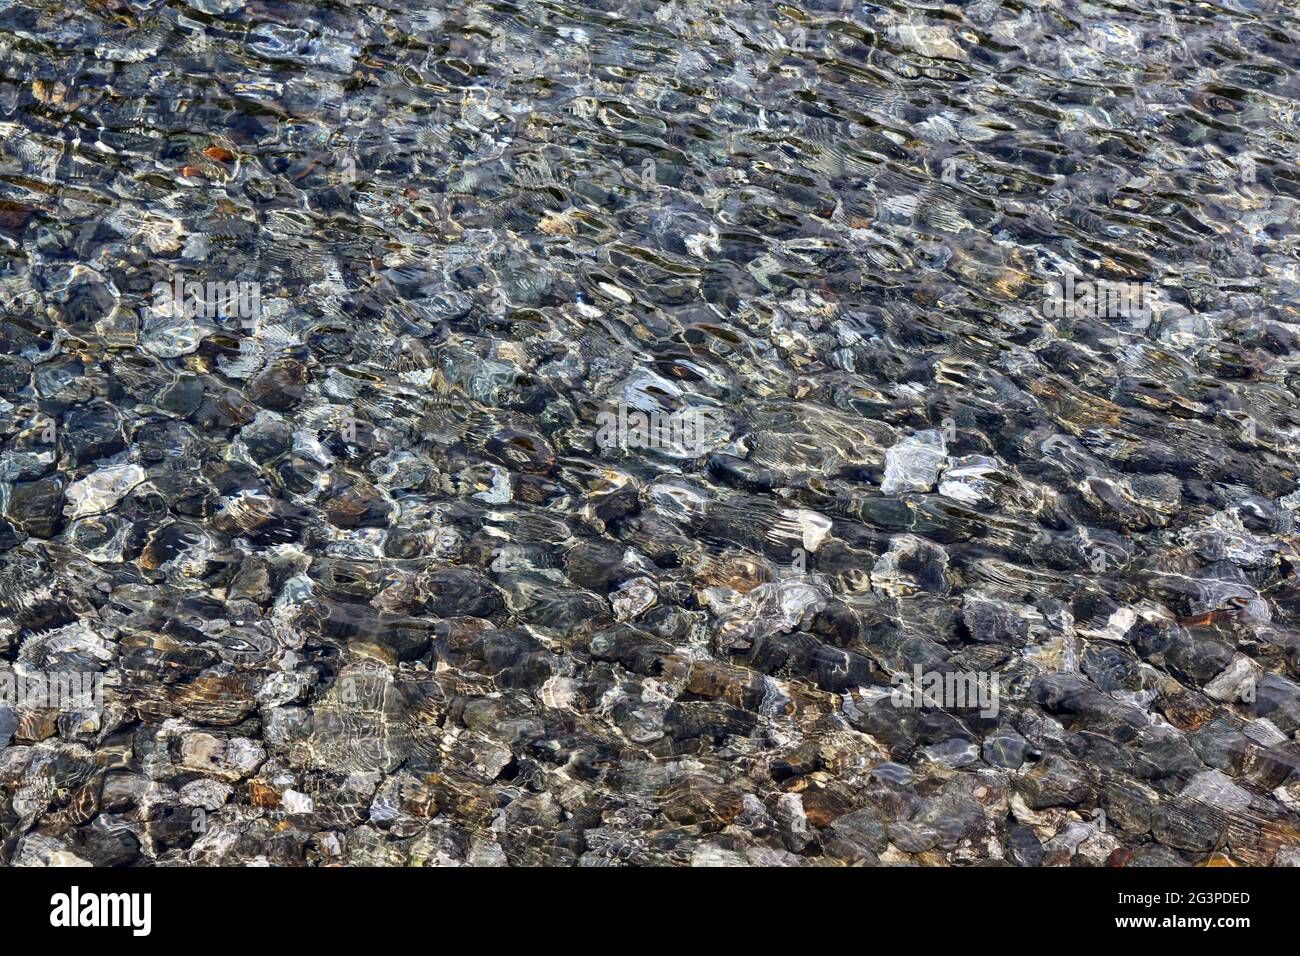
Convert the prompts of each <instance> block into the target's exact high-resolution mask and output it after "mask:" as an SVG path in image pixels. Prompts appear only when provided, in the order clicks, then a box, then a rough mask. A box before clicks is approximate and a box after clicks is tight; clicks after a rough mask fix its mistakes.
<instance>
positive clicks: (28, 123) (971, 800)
mask: <svg viewBox="0 0 1300 956" xmlns="http://www.w3.org/2000/svg"><path fill="white" fill-rule="evenodd" d="M597 7H599V8H600V9H597ZM1294 14H1295V11H1294V9H1293V8H1292V7H1290V6H1288V5H1287V4H1286V3H1282V4H1266V5H1259V4H1246V5H1241V4H1238V5H1236V6H1230V7H1219V8H1215V10H1214V11H1213V15H1209V14H1207V13H1205V12H1204V11H1200V12H1195V13H1193V12H1189V10H1188V9H1184V8H1181V7H1177V6H1175V7H1169V6H1167V5H1166V4H1164V3H1161V2H1147V0H1143V2H1140V3H1136V4H1130V5H1126V6H1124V7H1099V6H1086V5H1085V6H1074V5H1070V4H1065V5H1061V4H1056V3H1052V4H1047V5H1041V6H1037V7H1023V6H1018V5H1008V4H999V3H997V2H985V0H981V2H979V3H972V4H965V5H956V6H954V5H947V6H945V7H944V8H943V9H942V10H940V9H938V8H925V7H920V6H916V5H913V4H901V5H897V6H894V7H890V6H871V5H862V4H850V3H841V2H839V0H825V2H811V3H805V4H802V5H800V4H795V5H791V4H768V3H758V4H755V3H751V2H739V0H737V2H732V0H674V2H671V3H654V4H638V3H631V4H621V5H609V4H596V5H586V6H578V7H566V6H556V5H548V4H538V3H521V4H505V5H501V4H487V3H481V2H469V3H461V4H449V3H437V2H435V3H433V4H432V5H430V4H427V3H425V4H416V3H412V2H408V0H396V2H390V3H388V4H385V5H373V4H356V3H352V2H344V3H341V4H333V5H324V6H322V5H319V4H305V3H298V2H293V0H287V2H281V0H267V2H261V0H259V2H249V3H245V2H242V0H189V2H183V3H172V4H158V3H154V2H146V0H120V2H116V3H108V4H81V5H65V4H53V3H49V2H46V0H13V2H6V3H0V343H2V344H3V348H0V835H2V836H3V837H4V839H3V840H0V860H2V861H3V862H4V863H6V864H8V865H13V866H51V865H87V864H88V865H99V866H110V865H111V866H116V865H176V864H202V865H242V864H257V865H277V866H280V865H283V866H297V865H336V864H348V865H407V864H415V865H473V866H498V865H565V866H606V865H680V866H688V865H690V866H744V865H761V866H800V865H818V864H825V863H831V864H867V865H876V864H885V865H907V864H920V865H977V864H986V863H998V862H1006V863H1009V864H1012V865H1016V866H1049V865H1050V866H1075V865H1078V866H1098V865H1115V866H1125V865H1133V866H1136V865H1196V864H1203V863H1209V862H1215V863H1221V862H1224V861H1227V862H1231V863H1235V864H1248V865H1272V864H1276V865H1296V864H1297V860H1298V859H1300V856H1298V850H1297V847H1300V770H1298V769H1297V767H1298V766H1300V764H1298V763H1297V760H1298V758H1300V736H1298V734H1300V641H1298V640H1297V638H1296V636H1295V635H1296V634H1297V633H1298V632H1300V589H1298V588H1297V579H1296V572H1297V568H1300V552H1297V547H1296V545H1297V541H1296V534H1295V531H1296V526H1297V511H1298V510H1300V485H1298V484H1297V482H1298V480H1300V477H1298V476H1297V471H1296V465H1295V462H1296V460H1297V454H1300V431H1298V423H1297V420H1296V414H1295V409H1296V407H1297V406H1298V404H1300V400H1298V398H1297V395H1296V381H1295V376H1294V375H1293V374H1292V366H1293V364H1294V361H1293V360H1294V355H1295V350H1296V347H1297V342H1298V340H1297V335H1296V330H1297V323H1300V267H1298V266H1297V249H1298V248H1300V193H1297V190H1296V187H1295V183H1296V182H1297V173H1298V172H1300V171H1298V170H1297V168H1296V162H1295V154H1296V149H1295V147H1296V142H1297V140H1298V139H1300V112H1298V111H1297V100H1298V98H1300V64H1298V63H1297V50H1300V43H1297V39H1298V33H1300V21H1297V19H1296V17H1295V15H1294ZM58 674H63V675H69V674H75V675H78V679H79V681H80V683H78V684H77V686H76V687H75V688H70V687H67V686H57V685H54V684H51V683H50V682H49V680H48V678H49V677H50V675H58ZM73 690H75V691H76V692H77V693H76V694H73V693H72V691H73Z"/></svg>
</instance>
